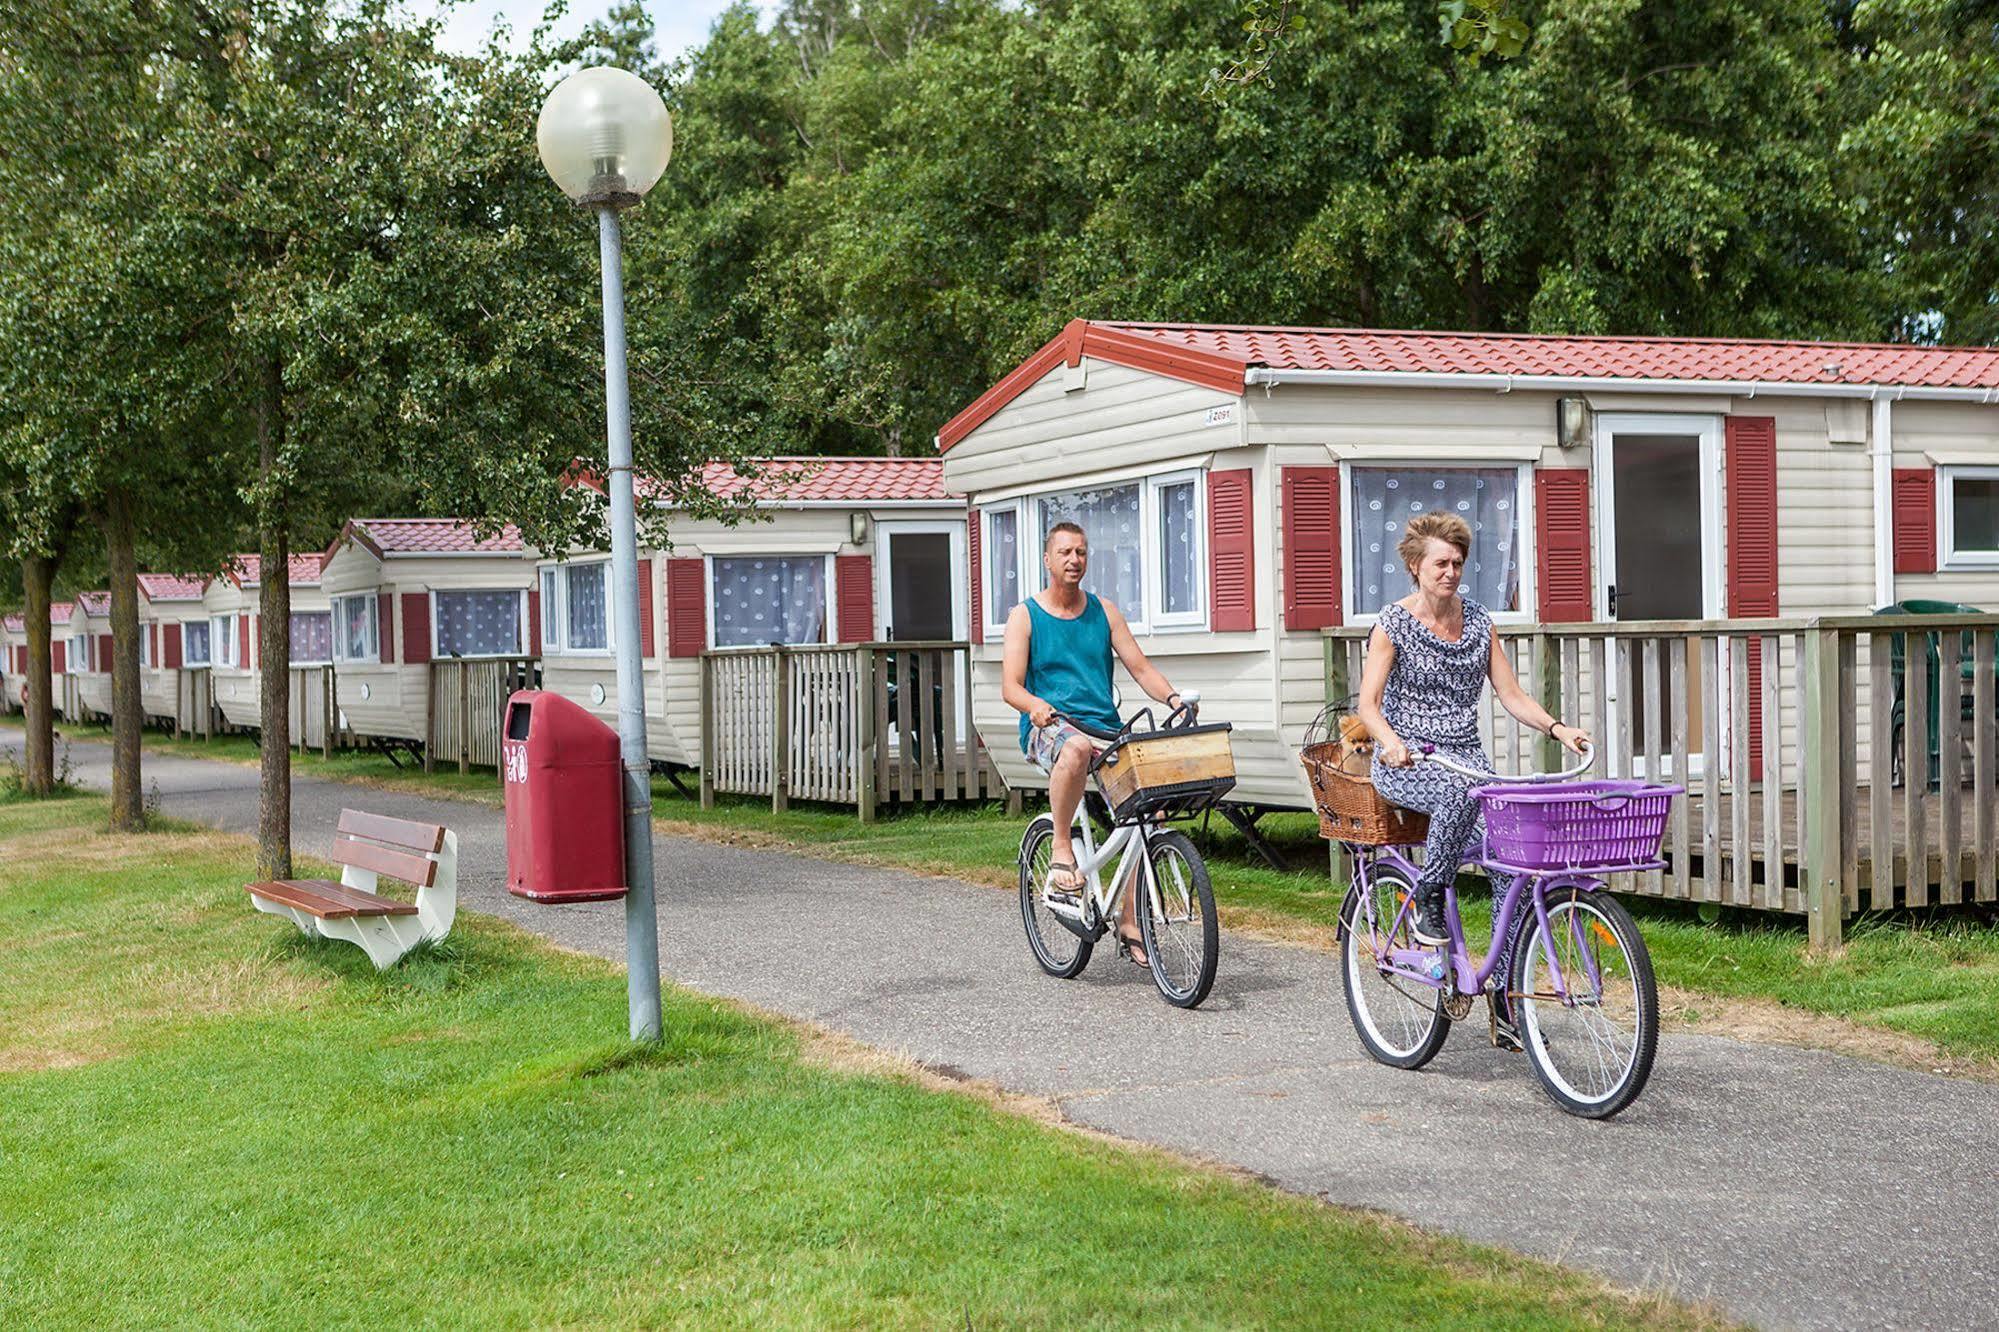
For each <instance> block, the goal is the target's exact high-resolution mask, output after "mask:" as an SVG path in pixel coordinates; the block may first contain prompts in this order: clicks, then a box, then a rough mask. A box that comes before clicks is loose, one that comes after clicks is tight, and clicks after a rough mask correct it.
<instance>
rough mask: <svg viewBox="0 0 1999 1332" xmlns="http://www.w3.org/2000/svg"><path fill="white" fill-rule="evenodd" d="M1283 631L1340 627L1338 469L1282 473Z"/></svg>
mask: <svg viewBox="0 0 1999 1332" xmlns="http://www.w3.org/2000/svg"><path fill="white" fill-rule="evenodd" d="M1283 475H1284V627H1285V628H1286V629H1325V628H1329V627H1331V626H1332V625H1336V624H1338V623H1340V620H1341V607H1340V591H1341V589H1340V469H1339V468H1337V467H1287V468H1285V469H1284V473H1283Z"/></svg>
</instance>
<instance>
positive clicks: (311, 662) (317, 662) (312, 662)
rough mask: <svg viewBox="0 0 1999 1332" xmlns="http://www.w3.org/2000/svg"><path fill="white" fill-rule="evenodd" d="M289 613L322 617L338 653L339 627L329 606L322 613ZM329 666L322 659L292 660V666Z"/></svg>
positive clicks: (299, 611)
mask: <svg viewBox="0 0 1999 1332" xmlns="http://www.w3.org/2000/svg"><path fill="white" fill-rule="evenodd" d="M291 613H292V614H293V615H324V616H325V617H326V619H327V625H328V627H329V628H330V629H331V630H332V639H333V650H334V652H336V653H338V652H339V651H340V626H339V625H338V624H337V623H335V622H334V620H333V609H332V607H331V606H329V607H328V608H327V609H325V610H323V611H302V610H295V611H293V612H291ZM289 627H290V626H287V628H289ZM376 632H377V633H379V632H380V629H379V628H378V629H377V630H376ZM331 664H332V662H331V661H330V660H327V659H323V658H321V659H311V658H306V657H293V658H292V665H294V666H329V665H331Z"/></svg>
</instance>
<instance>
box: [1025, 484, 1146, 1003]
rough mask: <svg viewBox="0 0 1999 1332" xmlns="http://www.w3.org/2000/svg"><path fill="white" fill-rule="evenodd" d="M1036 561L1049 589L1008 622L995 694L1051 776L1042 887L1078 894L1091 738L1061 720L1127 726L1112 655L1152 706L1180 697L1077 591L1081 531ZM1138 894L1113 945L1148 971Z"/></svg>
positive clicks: (1057, 539)
mask: <svg viewBox="0 0 1999 1332" xmlns="http://www.w3.org/2000/svg"><path fill="white" fill-rule="evenodd" d="M1041 564H1042V567H1043V568H1044V569H1046V570H1047V571H1048V585H1047V586H1046V587H1044V588H1042V589H1041V590H1040V591H1039V592H1036V593H1035V594H1034V595H1033V596H1031V597H1029V598H1028V599H1027V600H1026V601H1023V602H1021V603H1020V604H1019V605H1018V606H1015V607H1014V608H1013V610H1012V611H1011V612H1009V613H1008V615H1007V620H1006V652H1005V656H1004V658H1003V660H1002V664H1001V670H1000V694H1001V696H1002V697H1004V698H1005V699H1006V702H1007V705H1008V706H1009V707H1011V708H1013V709H1014V710H1015V711H1016V712H1018V713H1020V749H1021V752H1022V753H1023V754H1025V755H1027V758H1028V761H1029V762H1031V763H1033V764H1034V765H1035V766H1036V767H1037V768H1040V769H1041V770H1042V771H1043V772H1045V773H1047V774H1048V804H1049V808H1050V810H1051V811H1052V812H1053V814H1054V816H1055V829H1054V843H1055V844H1054V848H1053V860H1052V862H1051V864H1050V867H1049V875H1048V886H1049V888H1050V889H1051V890H1052V891H1054V892H1058V893H1065V894H1078V893H1080V892H1081V891H1082V888H1083V878H1082V875H1081V874H1080V873H1078V871H1077V869H1076V852H1075V848H1074V847H1073V845H1072V844H1071V841H1070V833H1071V830H1072V827H1073V824H1074V821H1075V816H1076V807H1077V805H1079V804H1080V803H1081V802H1082V799H1083V787H1084V784H1085V783H1086V782H1088V780H1089V776H1090V760H1091V759H1092V758H1093V757H1094V756H1095V754H1096V752H1097V751H1096V746H1095V745H1093V744H1092V743H1091V742H1090V739H1089V737H1088V736H1086V735H1084V734H1083V733H1082V732H1081V731H1079V730H1078V729H1076V727H1075V726H1073V725H1071V724H1070V723H1069V721H1067V720H1065V718H1073V719H1074V720H1075V721H1077V722H1081V723H1082V724H1083V725H1085V726H1090V727H1095V728H1099V729H1101V730H1105V731H1115V730H1117V729H1118V728H1119V727H1120V726H1122V725H1123V724H1124V722H1123V719H1122V718H1120V717H1119V716H1118V712H1117V705H1116V703H1115V702H1114V701H1113V700H1112V697H1111V657H1112V654H1116V657H1117V660H1119V661H1121V662H1123V663H1124V668H1125V670H1127V671H1129V672H1130V673H1131V678H1132V679H1133V680H1135V681H1137V682H1138V686H1139V688H1141V689H1143V690H1144V691H1145V692H1146V693H1147V694H1148V695H1150V696H1151V697H1152V698H1153V699H1155V700H1157V701H1158V702H1161V703H1165V704H1167V705H1168V706H1171V707H1178V706H1179V705H1180V695H1179V694H1178V693H1176V692H1174V689H1173V686H1172V685H1170V684H1168V683H1167V682H1166V677H1165V676H1164V675H1161V674H1160V673H1159V670H1158V668H1157V667H1155V666H1154V665H1153V664H1152V663H1151V662H1150V661H1148V660H1147V659H1146V656H1145V653H1143V652H1141V651H1140V650H1139V647H1138V640H1137V639H1135V638H1134V637H1132V632H1131V626H1130V625H1128V624H1126V623H1125V618H1124V615H1123V614H1122V613H1121V612H1120V611H1119V610H1118V608H1117V607H1116V606H1114V605H1112V604H1111V603H1110V602H1108V601H1105V600H1103V599H1102V598H1101V597H1098V596H1096V595H1095V594H1094V593H1090V592H1085V591H1084V590H1083V578H1084V576H1085V575H1086V574H1087V573H1088V572H1089V568H1090V541H1089V538H1088V537H1087V536H1086V535H1084V533H1083V529H1082V528H1081V527H1079V526H1077V525H1076V524H1075V523H1069V522H1062V523H1057V524H1055V526H1054V527H1052V528H1050V529H1049V531H1048V540H1047V542H1046V544H1044V545H1043V547H1042V550H1041ZM1057 714H1060V715H1059V716H1058V715H1057ZM1136 897H1137V894H1135V893H1127V894H1125V897H1124V908H1123V910H1122V911H1121V912H1120V913H1119V919H1118V942H1119V943H1121V944H1123V945H1124V947H1125V949H1126V951H1127V952H1128V953H1129V954H1130V955H1131V958H1132V960H1133V961H1134V962H1137V963H1139V964H1141V965H1144V964H1145V961H1146V958H1145V952H1144V947H1143V945H1142V944H1141V943H1140V942H1139V931H1138V926H1137V922H1136V920H1135V919H1134V917H1133V914H1132V912H1133V904H1134V901H1135V899H1136Z"/></svg>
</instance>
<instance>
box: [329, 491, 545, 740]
mask: <svg viewBox="0 0 1999 1332" xmlns="http://www.w3.org/2000/svg"><path fill="white" fill-rule="evenodd" d="M325 561H326V563H325V571H324V574H323V575H322V577H323V585H324V590H325V595H326V596H327V597H328V598H329V599H330V601H331V605H332V608H333V616H334V629H335V632H334V635H333V644H332V648H333V661H334V668H333V669H334V680H335V688H336V691H337V696H338V699H339V708H340V712H341V715H342V717H343V719H344V722H345V724H346V726H347V727H348V729H350V730H352V731H353V732H354V733H355V734H356V735H360V736H371V737H377V738H380V739H385V740H402V741H409V742H413V743H417V744H428V743H430V742H431V741H432V740H433V739H435V738H436V736H435V735H434V733H433V732H434V727H435V724H436V721H437V709H436V707H435V706H434V701H433V699H432V697H431V691H432V687H433V682H434V680H435V678H436V672H434V671H433V670H432V669H431V664H432V663H433V662H436V663H444V662H464V663H478V662H494V663H516V664H521V663H525V660H526V659H527V658H531V657H532V656H533V655H534V647H533V644H534V641H535V637H536V629H535V616H536V615H537V614H538V610H537V607H536V605H535V601H536V598H535V596H534V594H533V589H534V586H535V571H534V562H533V561H532V560H531V559H530V558H529V556H528V553H527V548H526V546H525V544H524V543H523V542H522V541H521V535H520V532H519V530H518V529H516V528H514V527H512V526H511V525H509V526H506V527H503V528H501V529H500V530H499V531H497V532H495V533H493V534H491V535H489V536H483V537H482V536H480V535H479V534H478V532H477V531H476V530H475V529H474V527H473V526H472V524H470V523H467V522H464V521H462V520H459V519H456V518H355V519H352V520H350V521H349V522H348V523H347V524H346V526H344V527H342V528H341V530H340V535H339V536H338V537H336V538H335V539H334V541H333V544H332V545H331V546H329V547H328V548H327V551H326V555H325ZM486 710H487V709H486V708H485V706H484V705H483V704H482V705H481V708H480V716H481V717H482V718H483V716H484V713H485V711H486ZM491 710H492V711H493V712H494V715H495V717H497V705H494V706H493V708H492V709H491ZM453 715H454V716H455V713H454V714H453ZM475 724H479V723H478V720H477V719H475Z"/></svg>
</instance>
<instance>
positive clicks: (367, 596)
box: [331, 592, 382, 666]
mask: <svg viewBox="0 0 1999 1332" xmlns="http://www.w3.org/2000/svg"><path fill="white" fill-rule="evenodd" d="M349 601H365V602H367V603H368V637H369V638H371V639H373V640H374V644H375V649H374V651H372V652H363V653H350V652H348V651H347V616H346V613H345V611H344V610H343V608H342V606H343V603H345V602H349ZM331 610H332V612H333V660H334V663H335V664H336V665H342V664H344V665H352V666H379V665H380V664H381V662H382V596H381V593H379V592H349V593H346V594H344V595H342V596H337V597H334V598H333V601H332V606H331Z"/></svg>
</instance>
